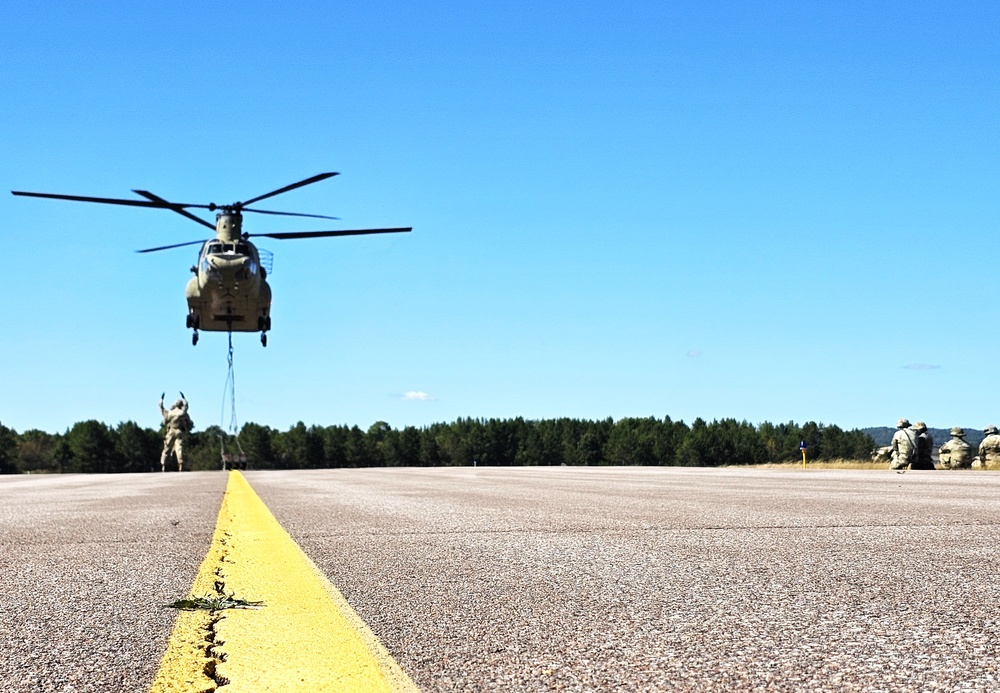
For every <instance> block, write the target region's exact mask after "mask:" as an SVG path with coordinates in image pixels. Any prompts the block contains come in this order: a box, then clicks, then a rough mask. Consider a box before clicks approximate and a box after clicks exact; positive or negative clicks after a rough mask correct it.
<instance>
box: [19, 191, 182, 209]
mask: <svg viewBox="0 0 1000 693" xmlns="http://www.w3.org/2000/svg"><path fill="white" fill-rule="evenodd" d="M10 192H11V194H12V195H19V196H21V197H47V198H49V199H52V200H72V201H73V202H100V203H102V204H107V205H127V206H129V207H163V206H164V205H162V204H160V203H158V202H152V201H146V200H119V199H117V198H114V197H85V196H83V195H56V194H53V193H36V192H24V191H21V190H11V191H10ZM168 204H169V203H168Z"/></svg>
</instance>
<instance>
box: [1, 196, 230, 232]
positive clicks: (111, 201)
mask: <svg viewBox="0 0 1000 693" xmlns="http://www.w3.org/2000/svg"><path fill="white" fill-rule="evenodd" d="M10 192H11V194H12V195H19V196H21V197H47V198H49V199H52V200H72V201H73V202H100V203H102V204H107V205H127V206H129V207H163V206H164V205H162V204H160V203H158V202H152V201H147V200H119V199H117V198H114V197H85V196H83V195H56V194H53V193H36V192H24V191H21V190H11V191H10ZM168 204H169V203H168ZM213 228H214V227H213Z"/></svg>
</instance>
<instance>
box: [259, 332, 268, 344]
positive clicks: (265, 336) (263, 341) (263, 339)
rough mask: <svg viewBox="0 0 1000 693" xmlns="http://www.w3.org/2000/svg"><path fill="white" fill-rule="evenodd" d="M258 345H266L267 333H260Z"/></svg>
mask: <svg viewBox="0 0 1000 693" xmlns="http://www.w3.org/2000/svg"><path fill="white" fill-rule="evenodd" d="M260 345H261V346H267V335H266V334H262V335H261V336H260Z"/></svg>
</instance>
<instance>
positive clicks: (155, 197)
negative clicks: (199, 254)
mask: <svg viewBox="0 0 1000 693" xmlns="http://www.w3.org/2000/svg"><path fill="white" fill-rule="evenodd" d="M132 192H134V193H135V194H136V195H142V196H143V197H145V198H146V199H147V200H152V201H153V202H159V203H161V204H162V206H163V207H165V208H166V209H170V210H173V211H175V212H177V213H178V214H180V215H181V216H185V217H187V218H188V219H191V220H192V221H196V222H198V223H199V224H201V225H202V226H207V227H208V228H210V229H212V230H213V231H215V226H214V225H213V224H209V223H208V222H207V221H205V220H204V219H201V218H199V217H196V216H195V215H193V214H191V212H189V211H187V210H186V209H184V207H185V206H191V205H177V204H173V203H172V202H167V201H166V200H164V199H163V198H162V197H160V196H159V195H154V194H153V193H151V192H149V191H148V190H133V191H132Z"/></svg>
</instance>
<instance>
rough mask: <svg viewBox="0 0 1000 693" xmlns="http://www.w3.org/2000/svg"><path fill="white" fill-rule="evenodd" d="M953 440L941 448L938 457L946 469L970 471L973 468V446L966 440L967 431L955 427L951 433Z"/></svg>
mask: <svg viewBox="0 0 1000 693" xmlns="http://www.w3.org/2000/svg"><path fill="white" fill-rule="evenodd" d="M949 433H951V440H949V441H948V442H947V443H945V444H944V445H942V446H941V449H940V450H938V455H939V456H940V459H941V466H942V467H944V468H945V469H968V468H969V467H971V466H972V446H971V445H969V444H968V443H967V442H965V440H963V439H964V438H965V430H964V429H962V428H960V427H959V426H955V427H954V428H952V429H951V431H949Z"/></svg>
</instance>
